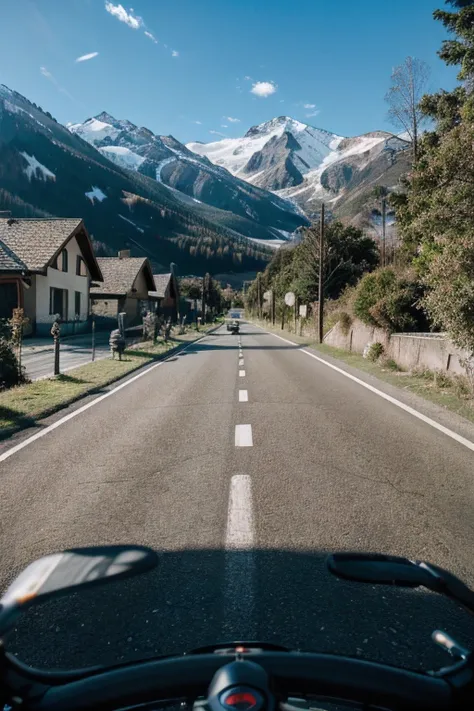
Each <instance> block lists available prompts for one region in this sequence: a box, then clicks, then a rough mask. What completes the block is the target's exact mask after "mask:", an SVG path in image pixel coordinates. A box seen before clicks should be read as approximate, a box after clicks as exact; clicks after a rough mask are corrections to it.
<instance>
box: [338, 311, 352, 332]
mask: <svg viewBox="0 0 474 711" xmlns="http://www.w3.org/2000/svg"><path fill="white" fill-rule="evenodd" d="M339 323H340V324H341V331H342V332H343V334H344V335H345V336H347V334H348V333H349V331H350V329H351V326H352V318H351V317H350V316H349V314H348V313H347V312H346V311H341V313H340V314H339Z"/></svg>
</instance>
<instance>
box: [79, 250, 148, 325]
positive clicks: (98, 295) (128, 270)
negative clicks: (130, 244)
mask: <svg viewBox="0 0 474 711" xmlns="http://www.w3.org/2000/svg"><path fill="white" fill-rule="evenodd" d="M97 262H98V263H99V267H100V270H101V272H102V274H103V282H102V283H101V284H92V286H91V304H92V312H93V313H94V314H95V315H96V317H97V319H96V321H97V325H98V326H99V327H100V326H103V327H104V328H108V327H110V326H115V327H116V326H117V319H118V314H119V313H125V314H126V316H125V326H126V327H129V326H135V325H137V324H138V323H140V321H141V319H142V316H143V315H144V313H145V312H146V311H148V309H149V301H150V298H149V292H153V291H154V290H155V282H154V280H153V273H152V270H151V265H150V262H149V261H148V259H147V258H146V257H131V256H130V250H128V249H124V250H122V251H120V252H119V253H118V256H117V257H99V258H98V259H97Z"/></svg>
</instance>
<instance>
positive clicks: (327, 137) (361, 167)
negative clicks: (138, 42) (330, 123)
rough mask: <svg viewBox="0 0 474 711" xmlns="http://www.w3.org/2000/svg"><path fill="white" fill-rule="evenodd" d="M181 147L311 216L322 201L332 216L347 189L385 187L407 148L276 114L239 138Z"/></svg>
mask: <svg viewBox="0 0 474 711" xmlns="http://www.w3.org/2000/svg"><path fill="white" fill-rule="evenodd" d="M187 148H189V149H190V150H192V151H194V152H195V153H197V154H198V155H201V156H204V157H207V158H209V160H211V161H212V162H213V163H215V164H216V165H219V166H222V167H225V168H227V169H228V170H229V171H230V172H231V173H233V174H234V175H235V176H238V177H240V178H243V179H245V180H247V181H248V182H249V183H251V184H252V185H258V186H260V187H263V188H266V189H267V190H272V191H274V192H275V194H276V195H278V196H279V197H283V198H286V199H289V200H291V201H293V202H294V203H296V204H297V205H299V206H300V208H301V209H303V210H304V212H305V213H306V214H307V215H308V217H310V218H311V217H313V216H314V215H315V214H316V213H317V212H318V210H319V206H320V204H321V202H322V201H325V202H330V203H331V207H332V209H333V212H334V213H335V214H337V211H338V207H339V206H340V205H341V204H342V203H344V202H347V200H348V198H350V197H351V192H352V190H355V189H357V191H360V189H361V187H362V188H364V187H365V188H367V190H369V189H370V186H371V185H372V184H373V183H375V182H377V181H378V182H381V183H383V184H386V185H388V186H391V185H392V184H393V182H396V180H397V179H398V177H399V176H400V174H401V173H402V172H404V171H405V170H406V168H407V160H406V158H405V157H404V154H405V152H406V151H407V149H408V148H410V144H409V143H408V142H407V141H406V140H404V139H403V138H402V137H399V136H394V135H393V134H391V133H388V132H386V131H373V132H371V133H367V134H364V135H362V136H355V137H353V138H344V137H342V136H339V135H337V134H334V133H331V132H329V131H325V130H324V129H320V128H314V127H313V126H309V125H308V124H305V123H301V122H300V121H296V120H295V119H292V118H290V117H289V116H279V117H278V118H274V119H272V120H271V121H267V122H265V123H262V124H260V125H258V126H253V127H252V128H250V129H249V130H248V131H247V133H246V134H245V136H243V137H242V138H225V139H222V140H220V141H214V142H212V143H188V144H187ZM395 165H396V166H397V167H396V169H395V170H394V166H395Z"/></svg>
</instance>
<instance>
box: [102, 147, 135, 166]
mask: <svg viewBox="0 0 474 711" xmlns="http://www.w3.org/2000/svg"><path fill="white" fill-rule="evenodd" d="M99 151H100V152H101V153H102V155H104V156H105V157H106V158H109V160H111V161H112V162H113V163H115V164H116V165H120V166H121V167H122V168H128V169H129V170H138V168H139V167H140V166H141V164H142V163H143V162H144V161H145V158H144V157H143V156H139V155H138V153H134V152H133V151H131V150H130V148H125V146H102V147H101V148H99Z"/></svg>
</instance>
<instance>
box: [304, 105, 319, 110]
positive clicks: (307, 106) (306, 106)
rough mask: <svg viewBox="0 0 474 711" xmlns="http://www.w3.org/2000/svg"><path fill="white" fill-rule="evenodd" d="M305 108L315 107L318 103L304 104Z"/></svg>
mask: <svg viewBox="0 0 474 711" xmlns="http://www.w3.org/2000/svg"><path fill="white" fill-rule="evenodd" d="M303 108H304V109H315V108H316V104H303Z"/></svg>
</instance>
